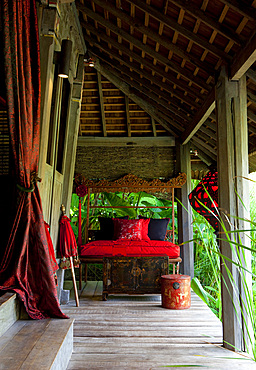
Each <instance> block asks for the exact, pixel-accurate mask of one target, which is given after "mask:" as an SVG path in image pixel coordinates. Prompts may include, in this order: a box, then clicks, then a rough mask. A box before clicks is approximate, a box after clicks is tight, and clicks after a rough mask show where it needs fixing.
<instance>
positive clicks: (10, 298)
mask: <svg viewBox="0 0 256 370" xmlns="http://www.w3.org/2000/svg"><path fill="white" fill-rule="evenodd" d="M19 315H20V301H19V300H18V298H17V296H16V294H15V293H5V294H4V295H2V296H1V297H0V337H1V335H3V334H4V333H5V332H6V331H7V330H8V329H9V328H10V327H11V326H12V325H13V324H14V323H15V322H16V321H17V320H18V319H19Z"/></svg>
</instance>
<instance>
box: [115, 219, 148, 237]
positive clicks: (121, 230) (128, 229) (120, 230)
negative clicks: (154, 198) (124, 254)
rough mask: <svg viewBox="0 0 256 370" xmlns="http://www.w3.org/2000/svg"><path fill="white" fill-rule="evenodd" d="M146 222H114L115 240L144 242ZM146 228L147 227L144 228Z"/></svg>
mask: <svg viewBox="0 0 256 370" xmlns="http://www.w3.org/2000/svg"><path fill="white" fill-rule="evenodd" d="M143 221H144V220H118V219H115V220H114V238H115V239H119V240H120V239H130V240H142V229H143V224H145V223H143ZM144 227H145V226H144Z"/></svg>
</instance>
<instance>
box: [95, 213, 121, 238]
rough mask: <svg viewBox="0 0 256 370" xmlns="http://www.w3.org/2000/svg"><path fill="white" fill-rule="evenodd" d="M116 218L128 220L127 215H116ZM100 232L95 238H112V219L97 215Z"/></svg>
mask: <svg viewBox="0 0 256 370" xmlns="http://www.w3.org/2000/svg"><path fill="white" fill-rule="evenodd" d="M118 219H125V220H128V216H124V217H118ZM99 222H100V232H99V235H97V240H113V239H114V219H113V218H107V217H99Z"/></svg>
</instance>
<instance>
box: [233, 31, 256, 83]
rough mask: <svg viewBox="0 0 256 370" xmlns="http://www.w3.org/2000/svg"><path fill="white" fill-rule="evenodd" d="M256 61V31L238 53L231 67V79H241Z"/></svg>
mask: <svg viewBox="0 0 256 370" xmlns="http://www.w3.org/2000/svg"><path fill="white" fill-rule="evenodd" d="M255 61H256V32H255V33H254V35H253V36H252V37H251V39H250V40H249V42H248V43H247V45H246V46H245V47H243V49H241V51H240V52H239V53H238V54H236V56H235V58H234V61H233V62H232V64H231V67H230V79H231V80H239V79H240V78H241V77H242V76H243V74H245V73H247V71H248V69H249V68H250V67H251V65H252V64H253V63H254V62H255Z"/></svg>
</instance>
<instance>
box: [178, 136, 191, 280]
mask: <svg viewBox="0 0 256 370" xmlns="http://www.w3.org/2000/svg"><path fill="white" fill-rule="evenodd" d="M176 171H177V173H179V172H185V173H186V174H187V181H186V183H185V184H184V185H183V186H182V188H181V189H177V198H178V199H179V201H180V202H177V207H178V244H181V243H184V245H183V246H182V247H181V251H180V252H181V253H180V255H181V258H182V260H183V261H182V263H181V267H180V271H181V273H182V274H185V275H190V276H191V278H193V277H194V243H193V241H192V239H193V225H192V211H191V206H190V203H189V200H188V194H189V193H190V191H191V161H190V143H188V144H186V145H180V144H179V143H177V144H176Z"/></svg>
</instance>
